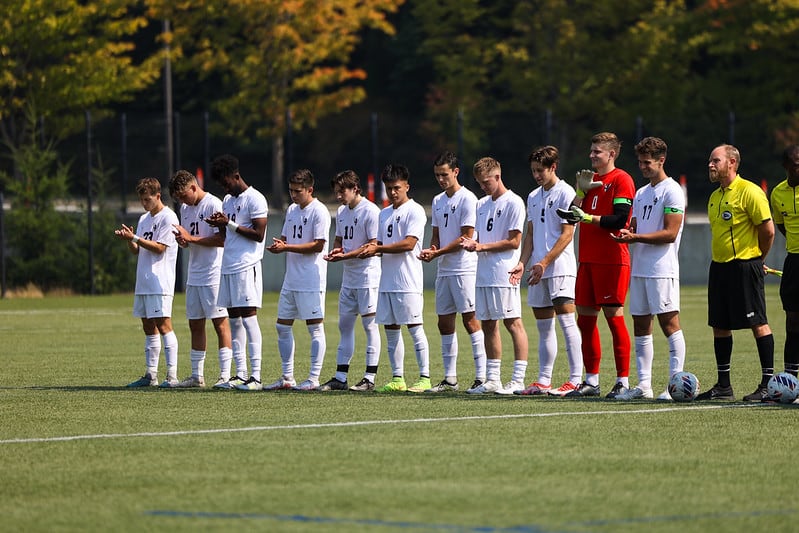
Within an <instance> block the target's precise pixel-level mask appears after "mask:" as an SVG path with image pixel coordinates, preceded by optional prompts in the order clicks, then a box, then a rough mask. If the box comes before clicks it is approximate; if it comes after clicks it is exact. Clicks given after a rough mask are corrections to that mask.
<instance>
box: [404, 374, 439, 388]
mask: <svg viewBox="0 0 799 533" xmlns="http://www.w3.org/2000/svg"><path fill="white" fill-rule="evenodd" d="M432 387H433V384H432V383H430V378H425V377H422V376H419V379H418V380H416V383H414V384H413V385H411V386H410V387H408V392H424V391H426V390H427V389H430V388H432Z"/></svg>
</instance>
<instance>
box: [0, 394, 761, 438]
mask: <svg viewBox="0 0 799 533" xmlns="http://www.w3.org/2000/svg"><path fill="white" fill-rule="evenodd" d="M754 405H756V404H752V405H747V404H744V405H740V404H733V405H701V406H700V405H696V406H682V405H681V406H674V407H661V408H656V409H631V410H620V411H576V412H555V413H527V414H514V415H482V416H450V417H443V418H410V419H400V420H358V421H353V422H330V423H326V424H289V425H282V426H252V427H243V428H218V429H191V430H182V431H157V432H156V431H153V432H143V433H99V434H94V435H68V436H64V437H31V438H24V439H3V440H0V445H7V444H31V443H40V442H70V441H77V440H95V439H129V438H140V437H179V436H185V435H209V434H217V433H241V432H245V431H280V430H293V429H322V428H342V427H360V426H376V425H389V424H429V423H437V422H469V421H474V420H510V419H520V418H546V417H552V416H591V415H594V416H599V415H632V414H656V413H673V412H678V411H679V412H684V411H700V410H702V411H704V410H708V409H730V408H741V407H753V406H754Z"/></svg>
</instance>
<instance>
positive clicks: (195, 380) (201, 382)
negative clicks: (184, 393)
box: [175, 376, 205, 389]
mask: <svg viewBox="0 0 799 533" xmlns="http://www.w3.org/2000/svg"><path fill="white" fill-rule="evenodd" d="M175 387H177V388H179V389H196V388H202V387H205V378H204V377H202V376H189V377H187V378H186V379H184V380H183V381H181V382H179V383H178V384H177V385H175Z"/></svg>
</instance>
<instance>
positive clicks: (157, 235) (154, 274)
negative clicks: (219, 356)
mask: <svg viewBox="0 0 799 533" xmlns="http://www.w3.org/2000/svg"><path fill="white" fill-rule="evenodd" d="M136 193H137V194H138V195H139V201H140V202H141V205H142V207H144V210H145V213H144V214H143V215H142V216H141V217H139V223H138V225H137V226H136V229H135V231H134V229H133V228H131V227H128V226H126V225H125V224H122V226H121V227H120V228H119V229H118V230H115V231H114V234H115V235H116V236H117V237H119V238H120V239H122V240H124V241H127V242H128V249H129V250H130V251H131V253H133V254H135V255H136V256H138V257H137V259H136V290H135V294H134V297H133V316H135V317H139V318H141V324H142V329H144V363H145V371H144V376H142V377H141V378H139V379H137V380H136V381H134V382H132V383H129V384H128V387H153V386H156V385H158V360H159V358H160V355H161V337H163V345H164V355H165V356H166V379H165V380H164V382H163V383H161V386H162V387H173V386H175V385H176V384H177V383H178V376H177V371H178V338H177V336H176V335H175V332H174V331H173V330H172V300H173V299H174V297H175V266H176V263H177V259H178V246H177V242H175V235H174V234H173V233H172V229H173V224H177V223H178V217H177V215H175V212H174V211H172V210H171V209H170V208H169V207H167V206H165V205H164V203H163V202H162V201H161V184H160V183H159V182H158V180H157V179H155V178H142V179H140V180H139V182H138V183H137V184H136Z"/></svg>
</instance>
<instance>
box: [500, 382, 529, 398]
mask: <svg viewBox="0 0 799 533" xmlns="http://www.w3.org/2000/svg"><path fill="white" fill-rule="evenodd" d="M523 390H524V382H523V381H508V382H507V383H505V386H504V387H502V388H501V389H498V390H496V391H494V393H495V394H502V395H505V396H507V395H510V394H515V393H516V391H519V392H521V391H523Z"/></svg>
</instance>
